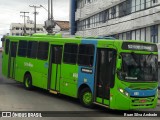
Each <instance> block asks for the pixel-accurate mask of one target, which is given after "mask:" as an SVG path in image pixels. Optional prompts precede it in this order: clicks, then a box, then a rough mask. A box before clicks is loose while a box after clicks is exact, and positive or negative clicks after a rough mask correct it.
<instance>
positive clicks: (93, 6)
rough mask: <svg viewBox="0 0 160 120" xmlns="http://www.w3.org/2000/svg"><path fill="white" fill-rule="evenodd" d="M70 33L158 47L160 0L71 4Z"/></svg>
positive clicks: (90, 0) (97, 0)
mask: <svg viewBox="0 0 160 120" xmlns="http://www.w3.org/2000/svg"><path fill="white" fill-rule="evenodd" d="M76 6H77V7H76ZM71 33H72V34H76V35H79V36H84V37H86V36H113V37H116V38H118V39H123V40H126V39H133V40H142V41H147V42H154V43H158V42H160V0H71Z"/></svg>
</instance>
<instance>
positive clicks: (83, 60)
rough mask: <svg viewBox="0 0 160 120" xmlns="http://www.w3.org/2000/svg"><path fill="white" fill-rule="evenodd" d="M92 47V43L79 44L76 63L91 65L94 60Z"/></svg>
mask: <svg viewBox="0 0 160 120" xmlns="http://www.w3.org/2000/svg"><path fill="white" fill-rule="evenodd" d="M94 49H95V48H94V45H91V44H81V45H80V46H79V52H78V65H81V66H88V67H92V66H93V60H94V59H93V58H94Z"/></svg>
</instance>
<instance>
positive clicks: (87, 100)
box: [79, 88, 93, 108]
mask: <svg viewBox="0 0 160 120" xmlns="http://www.w3.org/2000/svg"><path fill="white" fill-rule="evenodd" d="M79 99H80V102H81V104H82V105H83V106H84V107H87V108H92V107H93V96H92V92H91V90H90V89H89V88H84V89H82V90H81V91H80V95H79Z"/></svg>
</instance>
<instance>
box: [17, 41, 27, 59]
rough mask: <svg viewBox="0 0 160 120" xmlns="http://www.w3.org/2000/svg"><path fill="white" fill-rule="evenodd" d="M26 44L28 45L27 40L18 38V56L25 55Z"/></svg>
mask: <svg viewBox="0 0 160 120" xmlns="http://www.w3.org/2000/svg"><path fill="white" fill-rule="evenodd" d="M27 46H28V42H27V41H25V40H20V41H19V46H18V56H21V57H26V54H27Z"/></svg>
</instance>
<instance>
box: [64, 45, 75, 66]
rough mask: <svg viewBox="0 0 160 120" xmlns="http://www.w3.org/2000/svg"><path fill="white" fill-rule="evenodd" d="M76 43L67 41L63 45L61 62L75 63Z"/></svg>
mask: <svg viewBox="0 0 160 120" xmlns="http://www.w3.org/2000/svg"><path fill="white" fill-rule="evenodd" d="M77 52H78V44H73V43H67V44H65V46H64V55H63V62H64V63H67V64H76V63H77Z"/></svg>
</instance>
